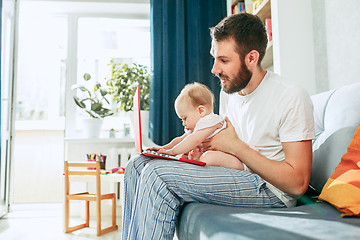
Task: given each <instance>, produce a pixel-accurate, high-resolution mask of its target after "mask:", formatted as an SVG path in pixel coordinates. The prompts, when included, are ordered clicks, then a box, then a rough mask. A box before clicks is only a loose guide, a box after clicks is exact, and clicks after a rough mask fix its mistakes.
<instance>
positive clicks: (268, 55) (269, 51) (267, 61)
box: [261, 41, 273, 69]
mask: <svg viewBox="0 0 360 240" xmlns="http://www.w3.org/2000/svg"><path fill="white" fill-rule="evenodd" d="M272 65H273V42H272V41H271V42H269V43H268V46H267V48H266V52H265V56H264V59H263V60H262V62H261V66H262V67H263V68H265V69H267V68H269V67H271V66H272Z"/></svg>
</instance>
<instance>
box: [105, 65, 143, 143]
mask: <svg viewBox="0 0 360 240" xmlns="http://www.w3.org/2000/svg"><path fill="white" fill-rule="evenodd" d="M109 66H110V67H111V77H110V78H109V79H108V80H107V82H106V84H107V85H108V87H109V93H110V94H111V95H112V96H113V100H114V102H115V103H116V104H118V106H117V109H116V111H117V112H123V116H124V117H125V118H126V119H128V121H129V124H130V126H131V127H132V128H133V121H134V114H133V113H132V112H131V111H133V104H134V103H133V99H134V94H135V91H136V88H137V87H138V86H139V89H140V109H141V110H142V111H141V125H142V133H143V135H144V136H147V133H148V123H149V105H150V74H149V73H148V68H147V67H146V66H144V65H141V64H137V63H130V64H127V63H117V62H115V61H113V60H111V61H110V63H109ZM128 112H129V114H126V113H128Z"/></svg>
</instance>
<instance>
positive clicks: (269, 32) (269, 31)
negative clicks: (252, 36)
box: [265, 18, 272, 42]
mask: <svg viewBox="0 0 360 240" xmlns="http://www.w3.org/2000/svg"><path fill="white" fill-rule="evenodd" d="M265 26H266V33H267V36H268V41H269V42H271V41H272V26H271V18H267V19H265Z"/></svg>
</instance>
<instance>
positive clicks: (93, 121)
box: [82, 118, 103, 138]
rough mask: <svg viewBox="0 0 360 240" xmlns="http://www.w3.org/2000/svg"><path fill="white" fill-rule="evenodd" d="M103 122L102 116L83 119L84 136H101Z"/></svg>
mask: <svg viewBox="0 0 360 240" xmlns="http://www.w3.org/2000/svg"><path fill="white" fill-rule="evenodd" d="M102 123H103V119H102V118H85V119H82V124H83V125H82V126H83V136H84V137H85V138H99V136H100V130H101V126H102Z"/></svg>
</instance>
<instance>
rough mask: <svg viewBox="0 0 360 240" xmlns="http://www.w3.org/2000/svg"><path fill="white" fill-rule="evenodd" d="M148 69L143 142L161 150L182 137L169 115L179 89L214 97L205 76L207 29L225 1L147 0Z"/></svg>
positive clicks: (213, 85) (214, 85)
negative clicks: (193, 87)
mask: <svg viewBox="0 0 360 240" xmlns="http://www.w3.org/2000/svg"><path fill="white" fill-rule="evenodd" d="M150 5H151V48H152V49H151V50H152V56H151V60H152V63H151V65H152V67H151V83H150V119H149V120H150V124H149V137H150V139H152V140H153V141H154V142H155V143H156V144H159V145H163V144H166V143H168V142H169V141H170V140H171V139H173V138H174V137H176V136H179V135H182V134H183V133H184V128H183V126H182V124H181V121H180V119H179V118H178V117H177V116H176V113H175V110H174V101H175V99H176V97H177V95H178V94H179V93H180V91H181V89H182V88H183V87H184V86H185V85H186V84H187V83H191V82H201V83H203V84H205V85H207V86H208V87H209V88H210V89H211V90H212V91H213V92H214V94H215V112H218V99H219V92H220V85H219V81H218V80H217V79H216V78H215V77H214V76H213V75H212V74H211V68H212V64H213V60H212V57H211V55H210V47H211V38H210V35H209V28H210V27H213V26H215V25H216V24H217V23H218V22H219V21H220V20H221V19H223V18H224V17H225V16H226V1H225V0H151V1H150Z"/></svg>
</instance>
